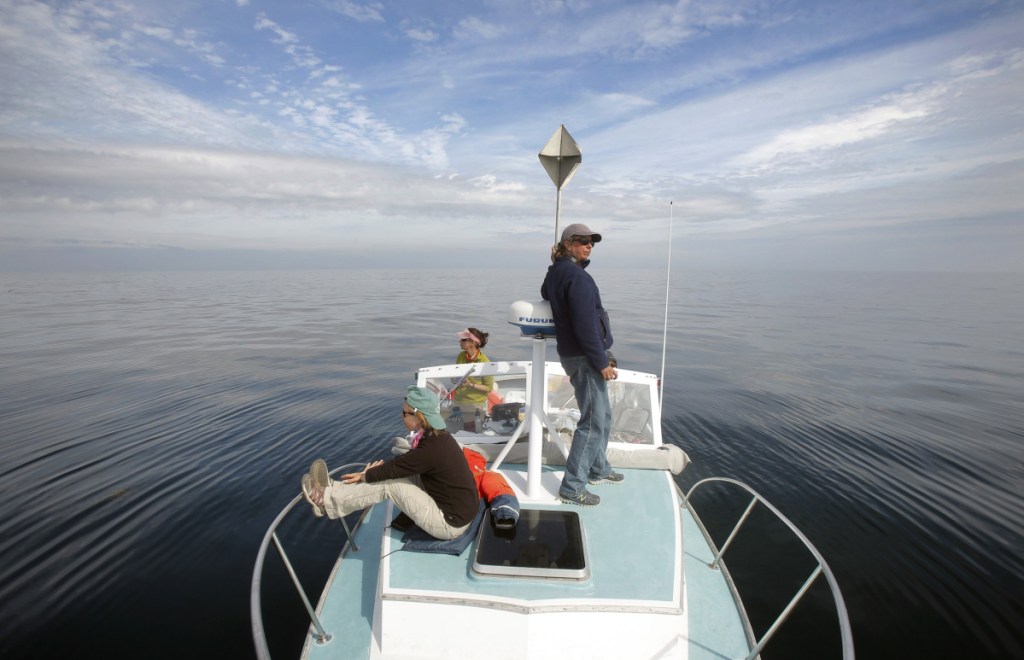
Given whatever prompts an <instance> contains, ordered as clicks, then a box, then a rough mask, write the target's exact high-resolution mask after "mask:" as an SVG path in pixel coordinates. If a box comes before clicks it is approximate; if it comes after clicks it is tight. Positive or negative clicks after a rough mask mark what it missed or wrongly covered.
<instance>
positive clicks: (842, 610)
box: [682, 477, 854, 660]
mask: <svg viewBox="0 0 1024 660" xmlns="http://www.w3.org/2000/svg"><path fill="white" fill-rule="evenodd" d="M708 483H727V484H731V485H734V486H739V487H740V488H742V489H743V490H745V491H747V493H749V494H750V495H751V496H752V497H751V500H750V504H749V505H747V508H746V510H745V511H744V512H743V514H742V515H741V516H740V518H739V520H737V521H736V525H735V526H734V527H733V529H732V532H731V533H730V534H729V536H728V538H727V539H726V540H725V543H723V544H722V547H721V549H717V547H716V545H715V542H714V541H713V540H712V539H711V535H710V534H709V533H708V531H707V529H706V528H705V527H704V525H703V523H701V522H700V517H699V516H697V514H696V511H694V508H693V505H692V504H690V497H691V496H692V495H693V493H694V491H695V490H697V488H699V487H701V486H703V485H704V484H708ZM758 503H760V504H761V505H763V506H764V507H765V508H767V509H768V510H769V511H771V512H772V513H773V514H774V515H775V517H776V518H777V519H778V520H779V521H781V522H782V523H783V524H785V525H786V527H788V528H789V530H790V531H791V532H793V534H794V535H795V536H796V537H797V538H798V539H800V541H801V542H802V543H803V544H804V547H805V548H807V550H808V552H810V553H811V555H812V556H813V557H814V559H815V560H816V561H817V566H816V567H815V568H814V570H813V571H812V572H811V575H810V576H809V577H808V578H807V580H806V581H805V582H804V584H803V586H801V587H800V589H799V590H798V591H797V592H796V594H795V595H794V596H793V598H792V599H791V600H790V601H789V604H788V605H786V607H785V608H783V610H782V613H781V614H779V616H778V618H776V620H775V622H774V623H773V624H772V625H771V627H769V628H768V630H767V631H766V632H765V634H764V635H763V636H762V637H761V639H760V640H758V641H757V643H756V644H755V645H754V648H753V649H752V650H751V651H750V653H749V654H748V655H747V660H753V659H754V658H756V657H758V654H760V653H761V651H762V650H763V649H764V647H765V645H766V644H767V643H768V640H770V639H771V637H772V636H773V635H774V634H775V633H776V631H778V629H779V627H780V626H782V624H783V623H784V622H785V621H786V619H787V618H788V617H789V615H790V614H791V613H792V611H793V608H795V607H796V605H797V603H799V602H800V600H801V599H802V598H803V597H804V594H806V593H807V590H808V589H810V587H811V584H812V583H813V582H814V581H815V580H816V579H817V578H818V576H819V575H822V574H824V576H825V579H826V580H827V581H828V585H829V589H830V590H831V592H832V598H833V599H834V601H835V606H836V615H837V617H838V619H839V634H840V638H841V642H842V647H843V660H854V653H853V633H852V632H851V631H850V618H849V615H848V614H847V612H846V603H845V602H844V601H843V594H842V593H841V592H840V591H839V584H838V583H837V582H836V578H835V576H834V575H833V574H832V570H831V569H830V568H829V567H828V563H827V562H826V561H825V558H824V557H822V556H821V553H820V552H818V549H817V548H815V547H814V545H813V544H812V543H811V542H810V541H809V540H808V539H807V537H806V536H804V535H803V533H802V532H801V531H800V530H799V529H797V528H796V525H794V524H793V523H792V522H790V520H789V519H788V518H786V516H784V515H782V513H781V512H780V511H779V510H778V509H776V508H775V507H774V506H772V505H771V503H770V502H768V501H767V500H766V499H764V497H762V496H761V495H760V494H759V493H757V492H756V491H755V490H754V489H753V488H751V487H750V486H748V485H746V484H745V483H743V482H740V481H736V480H735V479H728V478H725V477H709V478H707V479H702V480H700V481H698V482H697V483H695V484H694V485H693V486H691V487H690V490H689V491H687V493H686V495H685V496H684V497H683V501H682V506H685V507H687V508H688V509H689V510H690V512H691V513H692V514H693V518H694V520H696V521H697V522H698V524H699V525H700V529H701V532H703V534H704V538H705V539H707V542H708V545H709V546H711V548H712V549H714V550H715V557H714V559H713V561H712V562H711V563H710V564H708V566H709V567H710V568H715V569H717V568H718V567H719V565H720V562H721V561H722V557H723V556H724V555H725V552H726V550H728V549H729V546H730V545H731V544H732V542H733V540H734V539H735V538H736V535H737V533H738V532H739V531H740V528H741V527H742V526H743V523H744V522H746V520H747V518H748V517H749V516H750V513H751V511H753V510H754V507H755V506H756V505H757V504H758ZM729 583H730V586H731V587H732V589H733V590H734V591H735V589H736V587H735V585H733V584H732V579H731V578H729Z"/></svg>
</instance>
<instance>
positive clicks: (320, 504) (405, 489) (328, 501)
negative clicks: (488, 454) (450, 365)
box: [302, 386, 480, 540]
mask: <svg viewBox="0 0 1024 660" xmlns="http://www.w3.org/2000/svg"><path fill="white" fill-rule="evenodd" d="M440 408H441V404H440V401H438V398H437V395H435V394H434V393H433V392H431V391H430V390H428V389H425V388H420V387H416V386H410V387H409V390H408V392H407V393H406V396H405V402H404V403H403V405H402V421H403V422H404V423H405V427H406V428H407V429H409V430H410V431H412V432H413V433H414V435H413V439H412V449H411V450H409V451H408V452H406V453H404V454H402V455H401V456H397V457H396V458H394V459H392V460H390V461H387V462H385V461H374V462H372V463H370V464H368V465H367V466H366V469H364V470H363V471H362V472H355V473H351V474H346V475H343V476H342V477H341V480H340V481H334V480H333V479H331V478H330V477H329V471H328V469H327V464H326V463H325V462H324V461H323V460H321V459H317V460H316V461H314V462H313V465H312V466H311V467H310V469H309V474H304V475H302V494H303V496H304V497H305V498H306V501H307V502H309V503H310V505H311V506H312V507H313V513H314V515H316V516H317V517H321V516H323V515H324V514H325V513H326V514H327V517H328V518H331V519H334V518H340V517H341V516H345V515H347V514H349V513H352V512H353V511H359V510H360V509H365V508H366V507H368V506H370V505H371V504H376V503H377V502H382V501H383V500H391V501H392V502H394V503H395V505H396V506H397V507H398V508H399V509H401V511H402V512H403V513H405V514H406V515H407V516H408V517H409V518H411V519H412V520H413V522H415V523H416V524H417V525H419V526H420V528H421V529H423V531H425V532H427V533H428V534H430V535H431V536H433V537H434V538H437V539H445V540H446V539H454V538H458V537H459V536H460V535H462V534H463V533H464V532H465V531H466V529H468V528H469V524H470V523H471V522H472V521H473V519H474V518H475V517H476V514H477V511H478V506H479V501H480V497H479V495H478V493H477V487H476V480H475V479H474V477H473V473H472V472H471V471H470V469H469V465H468V464H467V463H466V458H465V456H464V454H463V453H462V449H461V448H460V447H459V444H458V443H457V442H456V441H455V438H453V437H452V436H451V434H450V433H448V431H446V430H445V424H444V419H443V418H442V417H441V412H440Z"/></svg>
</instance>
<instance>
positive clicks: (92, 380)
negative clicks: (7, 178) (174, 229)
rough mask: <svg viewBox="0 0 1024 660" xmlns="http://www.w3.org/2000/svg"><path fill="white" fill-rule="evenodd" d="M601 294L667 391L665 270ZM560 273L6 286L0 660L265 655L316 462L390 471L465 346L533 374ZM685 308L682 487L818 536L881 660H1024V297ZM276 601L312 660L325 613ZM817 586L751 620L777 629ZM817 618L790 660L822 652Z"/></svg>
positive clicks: (81, 279)
mask: <svg viewBox="0 0 1024 660" xmlns="http://www.w3.org/2000/svg"><path fill="white" fill-rule="evenodd" d="M592 272H593V273H594V275H595V277H596V278H597V280H598V283H599V284H600V286H601V289H602V293H603V296H604V298H605V301H606V305H607V306H608V308H609V310H610V312H611V314H612V322H613V328H614V330H615V336H616V346H615V349H616V350H615V352H616V355H617V356H618V357H619V360H620V362H621V363H622V365H623V366H625V367H627V368H636V369H639V370H642V371H653V372H657V371H659V370H660V364H661V338H662V322H663V317H662V315H663V307H664V297H665V294H664V288H663V287H664V284H663V283H664V276H663V274H662V273H658V272H640V271H629V270H616V269H605V268H601V265H600V264H599V263H595V265H594V267H593V270H592ZM541 277H542V273H540V272H503V271H498V270H495V271H492V272H483V273H481V272H479V271H473V272H469V271H458V270H455V271H384V270H379V271H370V270H358V271H316V272H273V273H258V272H202V273H103V274H47V275H40V274H32V275H17V274H0V284H2V288H0V319H2V322H0V457H2V463H0V465H2V468H0V470H2V472H0V474H2V479H0V520H2V521H3V522H2V530H3V533H2V534H0V622H2V623H0V627H2V632H0V657H4V658H7V659H11V658H57V657H63V658H67V657H85V656H90V655H95V656H100V657H105V658H128V657H132V658H136V657H146V658H176V657H179V656H182V655H191V656H194V657H214V656H216V657H221V658H249V657H252V655H253V647H252V642H251V634H250V629H249V611H248V598H249V581H250V578H251V573H252V567H253V561H254V559H255V554H256V550H257V548H258V545H259V543H260V540H261V539H262V536H263V533H264V531H265V529H266V527H267V525H268V524H269V523H270V522H271V521H272V520H273V518H274V516H275V515H276V514H277V513H278V511H279V510H280V509H281V507H283V506H284V505H285V504H287V503H288V502H289V501H290V500H291V499H292V498H293V497H295V495H296V494H297V493H298V479H299V475H300V474H301V473H302V472H304V471H305V469H306V467H307V466H308V465H309V462H310V460H311V459H312V458H315V457H317V456H323V457H325V458H327V460H328V462H329V463H330V464H332V465H334V464H339V463H342V462H348V461H353V460H366V459H371V458H375V457H383V456H386V455H387V441H388V439H389V438H390V437H392V436H393V435H395V434H396V433H398V432H399V431H400V430H401V428H402V427H401V421H400V419H399V416H398V415H397V413H396V409H397V408H396V405H397V401H398V400H399V399H400V396H401V394H402V392H403V391H404V387H405V386H406V385H407V384H409V383H410V381H411V378H412V374H413V372H414V370H415V369H416V368H417V367H419V366H423V365H427V364H440V363H445V362H448V361H451V360H452V359H453V358H454V356H455V354H456V352H457V350H458V349H457V341H456V339H455V338H454V336H453V335H454V333H455V332H456V331H457V330H459V329H461V328H463V327H465V326H467V325H474V326H478V327H481V328H483V329H485V330H488V331H489V332H491V344H490V345H489V346H488V348H487V353H488V354H489V355H490V356H491V357H492V359H528V357H529V346H528V345H526V344H524V343H523V342H522V341H521V340H519V339H517V338H516V336H515V333H514V332H513V330H512V327H511V326H509V325H508V324H507V323H506V313H507V309H508V304H509V303H511V302H512V301H514V300H517V299H522V298H527V299H534V298H536V295H537V289H538V286H539V284H540V279H541ZM671 298H672V310H671V313H670V324H669V342H668V343H669V350H668V355H667V369H666V380H665V422H664V423H665V427H666V431H667V433H666V437H668V438H671V439H672V440H673V441H674V442H676V443H677V444H680V445H681V446H682V447H683V448H685V449H686V450H687V452H688V453H689V454H690V456H691V458H692V459H693V461H694V462H693V464H692V465H691V466H690V467H689V468H687V470H686V472H684V473H683V475H681V476H680V478H679V481H680V483H681V484H682V485H683V486H684V487H688V486H689V485H691V484H693V483H694V482H695V481H696V480H698V479H699V478H701V477H704V476H709V475H721V476H730V477H735V478H739V479H741V480H743V481H746V482H748V483H749V484H751V485H752V486H753V487H754V488H756V489H758V490H759V491H760V492H761V493H762V494H764V495H765V496H767V497H768V499H769V500H770V501H772V502H773V503H774V504H775V505H776V506H777V507H778V508H779V509H781V510H782V511H783V513H785V514H786V515H788V516H789V517H790V518H791V519H792V520H793V521H794V522H796V523H797V524H798V525H799V526H800V527H801V529H802V530H803V531H804V532H805V533H806V534H807V536H808V537H809V538H810V539H811V540H812V541H813V542H814V543H815V544H816V546H817V547H818V549H819V550H820V551H821V552H822V554H823V555H824V556H825V557H826V559H827V560H828V562H829V564H830V566H831V567H832V569H833V571H834V572H835V574H836V577H837V578H838V580H839V583H840V586H841V587H842V590H843V594H844V597H845V599H846V603H847V606H848V609H849V613H850V617H851V622H852V624H853V631H854V640H855V643H856V648H857V653H858V656H859V657H861V658H936V657H944V658H945V657H970V658H1010V657H1014V658H1020V657H1024V632H1022V625H1021V624H1022V622H1024V599H1022V598H1021V595H1022V594H1024V552H1022V548H1024V407H1022V405H1021V402H1022V401H1024V342H1022V339H1024V336H1022V332H1021V328H1024V276H1020V275H963V274H955V275H954V274H863V273H861V274H851V273H841V274H840V273H815V274H807V273H803V274H695V273H681V274H677V273H674V274H673V290H672V295H671ZM548 355H549V358H550V359H554V347H553V346H551V347H549V349H548ZM381 364H383V365H386V366H387V367H388V368H389V369H390V371H389V372H383V371H381V369H380V365H381ZM710 506H711V507H712V510H718V509H721V510H723V511H724V509H725V508H726V505H725V504H724V503H718V502H716V501H714V500H712V501H711V502H710ZM311 521H312V518H311V517H310V521H305V520H303V521H301V522H299V523H298V524H299V525H303V526H308V527H309V530H308V531H306V532H305V533H304V535H303V534H300V536H303V537H304V538H306V539H308V540H307V541H306V542H305V543H304V544H302V545H300V546H299V547H298V548H295V549H294V550H293V551H294V553H295V555H296V556H295V557H294V558H295V559H296V560H299V561H303V562H307V561H308V563H309V566H310V568H308V569H306V570H305V571H304V572H303V574H302V575H303V578H304V579H307V580H309V581H308V582H307V589H308V590H309V591H310V592H311V593H312V594H314V596H315V594H317V593H319V587H318V585H317V584H316V580H317V579H322V575H320V574H319V573H318V572H322V571H324V570H326V569H327V568H329V566H330V563H331V561H332V559H333V555H334V554H335V553H336V552H337V550H338V549H339V548H340V543H341V539H340V536H339V535H338V534H333V535H332V534H325V533H324V532H323V531H322V530H323V527H324V526H320V527H319V528H316V529H314V527H313V526H312V524H311ZM754 523H755V524H758V523H757V522H756V521H754ZM299 531H300V532H302V531H303V530H299ZM759 550H760V547H759V546H756V545H754V546H752V545H749V544H748V545H747V546H746V547H742V546H737V548H736V551H735V552H736V558H735V559H729V558H728V557H727V560H728V561H729V563H730V566H736V564H738V563H739V561H740V560H741V559H745V560H749V561H750V562H751V563H752V568H751V569H749V570H740V569H736V568H734V571H735V572H737V579H739V580H741V581H745V580H747V579H749V575H752V574H754V573H756V572H757V571H758V570H759V569H761V568H764V567H766V566H770V565H772V563H771V562H773V561H774V560H775V559H779V558H778V557H771V556H767V555H766V553H764V552H760V551H759ZM290 551H292V550H290ZM781 561H782V562H783V566H784V568H785V570H778V569H773V571H772V572H773V573H775V572H782V573H786V572H793V573H794V574H795V575H796V578H795V579H797V580H800V581H802V580H803V579H804V578H805V577H806V573H801V571H804V570H808V571H809V569H807V568H805V567H803V566H802V565H800V563H799V561H797V560H796V559H795V558H794V559H792V561H790V560H789V558H788V557H786V556H783V557H781ZM270 563H272V564H273V563H275V562H270ZM271 577H273V576H271ZM278 577H279V576H278ZM276 582H280V580H276ZM276 582H275V580H272V579H270V578H268V583H274V584H271V585H270V586H268V591H269V593H265V594H264V598H265V599H266V600H268V601H269V602H270V604H269V606H268V608H267V613H266V614H267V616H268V618H269V619H271V620H272V621H275V620H276V621H278V622H279V623H278V624H276V627H275V625H273V624H272V625H271V630H270V635H271V636H272V639H271V641H272V650H273V651H275V656H276V657H292V656H290V655H288V653H287V651H289V650H294V652H295V653H294V654H297V652H298V649H299V645H300V644H301V638H302V634H303V632H304V631H303V629H302V623H301V622H302V613H301V611H300V610H301V605H300V604H299V602H298V600H297V598H296V597H295V595H294V593H293V592H291V591H290V590H289V589H287V588H286V587H285V586H280V587H278V586H276ZM797 586H799V585H798V584H795V585H794V584H790V585H789V586H787V587H772V588H770V589H769V590H768V592H766V595H765V597H764V598H756V599H751V601H750V602H748V607H749V608H750V609H751V611H752V615H753V617H754V619H755V624H758V623H760V625H762V627H763V626H765V625H767V624H770V622H771V620H772V618H773V617H774V615H775V613H776V611H775V610H773V609H772V608H777V607H778V604H777V603H776V601H777V600H778V599H782V602H784V601H785V599H786V598H787V597H788V595H789V594H790V593H792V591H795V589H796V587H797ZM812 596H813V598H812V599H811V601H810V602H809V603H808V604H807V605H806V606H802V607H801V608H799V609H798V610H797V611H796V613H795V614H794V615H793V617H792V618H791V620H790V621H789V622H788V623H787V624H786V626H785V627H784V628H783V632H782V633H781V634H780V637H779V638H778V640H776V641H775V642H773V643H772V644H771V645H769V647H768V649H767V651H766V653H765V655H764V657H765V658H768V659H777V658H807V659H811V658H814V659H817V658H820V657H822V656H821V654H819V653H816V652H815V651H814V650H813V648H812V647H813V644H814V643H815V642H817V641H824V643H826V644H829V643H831V642H830V641H829V640H831V639H832V637H834V635H833V634H832V632H833V628H834V625H835V624H834V620H835V619H834V616H833V615H832V613H831V610H830V609H829V603H828V601H827V600H825V599H824V597H823V595H822V594H820V593H816V592H815V593H813V594H812ZM296 623H297V625H298V630H297V634H296V633H295V632H294V631H293V629H292V627H293V626H295V625H296ZM294 654H293V655H294Z"/></svg>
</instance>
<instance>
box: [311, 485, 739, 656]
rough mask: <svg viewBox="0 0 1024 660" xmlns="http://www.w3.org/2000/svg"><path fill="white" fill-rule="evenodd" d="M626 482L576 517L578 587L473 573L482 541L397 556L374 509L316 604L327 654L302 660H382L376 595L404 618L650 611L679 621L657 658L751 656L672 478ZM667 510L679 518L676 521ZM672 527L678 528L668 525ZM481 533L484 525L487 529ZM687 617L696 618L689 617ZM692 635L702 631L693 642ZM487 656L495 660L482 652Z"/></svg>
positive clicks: (387, 513) (319, 649)
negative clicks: (428, 608) (452, 610)
mask: <svg viewBox="0 0 1024 660" xmlns="http://www.w3.org/2000/svg"><path fill="white" fill-rule="evenodd" d="M502 472H503V473H505V474H506V477H507V478H508V480H509V482H510V483H512V484H513V486H518V485H520V484H522V485H525V483H524V482H525V467H523V466H514V465H506V466H503V469H502ZM622 472H623V473H624V474H626V481H625V482H624V483H622V484H617V485H604V486H598V487H595V489H594V492H595V493H598V494H599V495H600V496H601V504H600V506H598V507H594V508H587V507H573V510H574V511H577V512H578V513H579V515H580V520H581V525H582V527H583V529H584V534H585V536H586V541H587V544H588V552H589V561H590V566H591V576H590V577H589V578H588V579H586V580H581V581H573V580H565V579H543V578H520V577H515V578H513V577H504V576H481V575H477V574H475V573H474V572H473V571H472V569H471V565H472V561H473V553H474V552H475V543H473V544H470V546H469V547H468V548H467V549H466V550H465V551H464V552H463V553H462V554H461V555H460V556H458V557H456V556H452V555H442V554H430V553H418V552H407V551H401V550H400V548H401V545H402V543H401V533H399V532H397V531H391V530H389V531H388V532H387V533H386V534H384V535H381V534H380V530H381V528H382V526H383V525H385V524H386V522H388V521H389V520H390V518H391V517H393V515H394V512H393V511H392V508H391V506H390V505H389V504H383V505H378V506H375V507H374V508H373V510H372V511H371V512H370V513H369V515H368V517H367V520H366V522H365V523H364V525H363V526H362V528H361V529H360V531H359V533H358V534H357V542H358V544H359V546H360V550H359V552H355V553H351V554H349V555H348V556H346V557H345V559H344V561H342V562H340V563H339V565H338V567H337V568H336V571H337V572H336V574H335V575H334V576H332V579H331V580H329V581H328V585H327V587H326V591H325V594H324V597H323V598H322V600H321V608H322V611H321V621H322V623H323V626H324V628H325V629H326V630H327V631H328V632H329V633H330V634H331V635H332V640H331V641H330V642H329V643H328V644H325V645H317V644H316V643H315V642H312V640H310V643H308V644H307V649H306V651H307V653H308V656H307V657H309V658H312V659H319V658H370V657H387V656H379V655H377V652H371V650H370V649H373V648H377V649H379V648H380V641H381V640H379V639H376V640H375V639H374V638H373V636H374V635H375V634H376V635H381V634H383V633H381V631H380V628H379V625H377V626H375V625H374V617H375V616H379V613H378V612H375V607H376V596H377V595H380V596H381V597H382V600H383V603H384V604H385V606H386V607H397V608H398V611H403V612H409V611H411V610H402V609H401V608H408V607H416V606H417V605H418V604H420V603H434V604H436V603H451V604H453V605H455V606H457V607H462V608H467V607H468V608H470V609H468V610H467V609H462V610H460V611H461V612H462V613H463V614H465V613H466V612H481V613H483V614H480V615H471V616H469V617H468V618H470V619H472V618H473V617H474V616H484V615H488V616H491V615H490V614H489V613H491V612H494V611H495V610H501V611H507V612H509V613H518V614H522V613H544V612H558V613H565V612H577V611H578V612H591V613H592V612H606V613H609V615H610V616H615V614H613V613H623V612H627V613H628V612H637V613H644V614H647V615H654V616H653V617H651V616H648V617H647V618H649V619H651V618H653V619H656V620H657V622H658V623H657V625H659V626H664V625H665V622H666V621H669V620H672V621H674V622H675V623H672V624H671V625H672V629H673V630H674V631H676V632H675V633H674V634H673V637H674V638H675V642H674V646H673V648H671V649H665V651H667V652H666V653H665V654H664V655H663V656H661V657H674V658H736V657H744V656H745V655H746V653H747V652H748V646H747V641H746V639H747V638H746V634H745V632H744V629H743V624H742V621H741V619H740V615H739V612H738V610H737V608H736V606H735V604H734V601H733V598H732V594H731V593H730V591H729V588H728V585H727V583H726V581H725V579H724V576H723V575H722V573H721V572H720V571H717V570H712V569H709V568H708V567H707V563H708V562H709V561H710V559H711V551H710V549H709V548H708V547H707V545H706V544H705V542H704V538H703V536H702V535H701V533H700V531H699V529H698V528H697V526H696V523H694V521H693V520H692V519H691V518H690V515H689V512H688V511H687V510H686V509H685V508H682V509H680V507H679V502H678V499H677V498H676V497H675V495H674V492H675V491H674V489H673V488H671V475H670V474H669V473H667V472H664V471H660V470H622ZM544 476H545V479H546V480H552V479H553V480H554V481H555V483H557V481H558V480H560V476H561V475H560V472H559V471H556V470H554V469H551V468H545V475H544ZM566 506H571V505H565V504H557V503H549V504H545V503H526V504H524V508H560V507H566ZM666 508H669V509H670V511H666ZM671 509H675V510H676V511H680V512H681V515H676V516H674V517H673V516H672V515H671ZM666 520H675V521H676V524H675V525H666V524H664V521H666ZM483 524H489V522H488V521H487V520H486V519H485V521H484V523H483ZM682 539H685V540H686V544H685V547H683V542H682ZM680 548H682V551H680ZM681 563H682V565H681ZM684 575H685V580H684V578H683V576H684ZM684 585H685V588H684ZM684 612H685V613H686V614H688V615H689V616H686V617H684V616H682V614H683V613H684ZM508 616H513V614H509V615H508ZM560 616H561V615H560ZM478 620H480V621H487V620H488V619H486V618H485V619H478ZM562 620H563V621H565V617H564V616H563V617H562ZM450 623H451V626H452V629H453V630H456V629H460V628H461V626H460V624H459V623H456V622H454V621H451V622H450ZM375 630H376V632H375ZM690 631H700V632H699V634H692V635H691V634H690ZM510 632H511V631H510ZM595 634H599V633H598V631H595ZM495 639H499V638H498V637H495ZM481 651H482V652H484V653H483V655H484V656H487V657H493V654H492V653H488V652H486V651H487V649H481ZM538 657H539V656H538ZM643 657H650V654H647V655H644V656H643Z"/></svg>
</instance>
